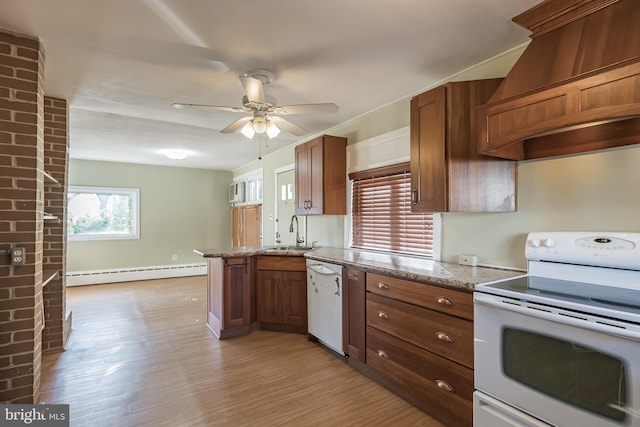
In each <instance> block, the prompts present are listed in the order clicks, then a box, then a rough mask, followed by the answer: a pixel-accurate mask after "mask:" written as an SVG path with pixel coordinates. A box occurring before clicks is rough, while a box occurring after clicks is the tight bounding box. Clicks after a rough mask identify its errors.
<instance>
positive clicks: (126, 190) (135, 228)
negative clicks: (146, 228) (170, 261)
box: [67, 185, 140, 241]
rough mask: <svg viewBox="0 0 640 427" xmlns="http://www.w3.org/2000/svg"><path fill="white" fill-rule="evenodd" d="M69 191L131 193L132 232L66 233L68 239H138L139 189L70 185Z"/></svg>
mask: <svg viewBox="0 0 640 427" xmlns="http://www.w3.org/2000/svg"><path fill="white" fill-rule="evenodd" d="M67 191H68V192H69V193H113V194H133V215H134V218H133V232H132V233H130V234H67V240H69V241H88V240H135V239H140V189H139V188H127V187H101V186H84V185H70V186H69V188H68V190H67Z"/></svg>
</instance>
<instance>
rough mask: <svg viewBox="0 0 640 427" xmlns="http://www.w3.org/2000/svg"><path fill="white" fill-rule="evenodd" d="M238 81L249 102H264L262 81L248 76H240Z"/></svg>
mask: <svg viewBox="0 0 640 427" xmlns="http://www.w3.org/2000/svg"><path fill="white" fill-rule="evenodd" d="M240 82H241V83H242V87H243V88H244V91H245V93H246V94H247V99H248V100H249V101H250V102H255V103H257V104H264V103H265V102H264V89H263V88H262V82H261V81H260V80H258V79H254V78H253V77H249V76H240Z"/></svg>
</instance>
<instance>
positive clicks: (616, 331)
mask: <svg viewBox="0 0 640 427" xmlns="http://www.w3.org/2000/svg"><path fill="white" fill-rule="evenodd" d="M504 299H505V298H502V297H499V296H494V295H487V294H481V293H478V292H474V294H473V301H474V303H477V304H484V305H487V306H490V307H495V308H499V309H502V310H507V311H512V312H515V313H519V314H523V315H525V316H530V317H536V318H539V319H544V320H548V321H550V322H556V323H561V324H564V325H569V326H575V327H577V328H582V329H590V330H592V331H596V332H601V333H605V334H610V335H617V336H619V337H623V338H627V339H630V340H634V341H640V331H636V330H630V329H626V328H625V327H624V326H623V323H622V322H618V321H615V320H609V319H604V318H603V319H601V318H598V317H596V316H592V315H588V314H582V313H573V312H571V311H568V310H562V309H560V308H551V307H547V306H543V305H538V304H535V303H531V302H528V303H526V306H522V305H520V304H519V302H518V301H516V300H511V301H514V302H503V300H504ZM560 313H563V314H560ZM597 320H600V322H602V323H600V322H598V321H597ZM616 325H619V326H616Z"/></svg>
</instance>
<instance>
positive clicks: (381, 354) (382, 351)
mask: <svg viewBox="0 0 640 427" xmlns="http://www.w3.org/2000/svg"><path fill="white" fill-rule="evenodd" d="M376 353H378V356H380V357H382V358H384V359H388V358H389V355H388V354H387V352H386V351H384V350H378V351H377V352H376Z"/></svg>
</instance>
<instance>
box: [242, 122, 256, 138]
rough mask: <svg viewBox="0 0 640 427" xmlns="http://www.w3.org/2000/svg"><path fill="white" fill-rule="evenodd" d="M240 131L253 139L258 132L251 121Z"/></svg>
mask: <svg viewBox="0 0 640 427" xmlns="http://www.w3.org/2000/svg"><path fill="white" fill-rule="evenodd" d="M240 133H241V134H243V135H244V136H246V137H247V138H249V139H253V136H254V135H255V134H256V131H255V130H253V126H252V123H251V122H247V124H245V125H244V126H243V127H242V129H240Z"/></svg>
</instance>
